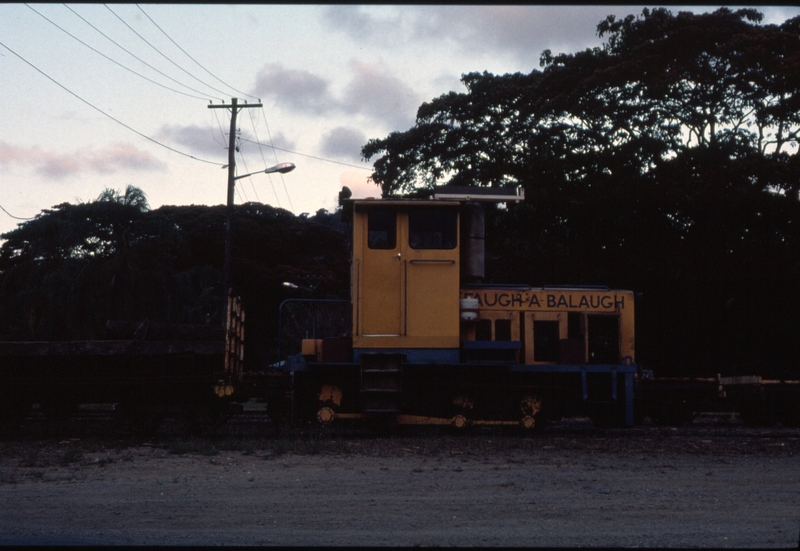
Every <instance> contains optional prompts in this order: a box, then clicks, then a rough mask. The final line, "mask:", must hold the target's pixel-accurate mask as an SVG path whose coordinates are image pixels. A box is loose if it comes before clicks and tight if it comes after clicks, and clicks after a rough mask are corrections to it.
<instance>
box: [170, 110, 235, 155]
mask: <svg viewBox="0 0 800 551" xmlns="http://www.w3.org/2000/svg"><path fill="white" fill-rule="evenodd" d="M219 123H220V124H218V125H212V126H211V128H209V127H208V126H197V125H196V124H190V125H188V126H183V125H179V124H174V125H164V126H162V127H161V129H160V130H159V131H158V139H159V140H161V141H164V142H167V144H168V145H174V146H176V147H177V146H183V147H186V148H189V149H190V150H192V151H193V152H194V153H198V154H199V153H203V154H206V155H214V156H221V155H227V149H228V132H230V125H229V123H228V122H227V120H223V118H222V117H221V118H220V119H219Z"/></svg>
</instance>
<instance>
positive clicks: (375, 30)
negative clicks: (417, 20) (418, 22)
mask: <svg viewBox="0 0 800 551" xmlns="http://www.w3.org/2000/svg"><path fill="white" fill-rule="evenodd" d="M375 10H379V12H380V14H379V15H377V14H375ZM393 11H394V10H393V8H391V7H388V8H387V7H385V6H384V9H380V8H377V7H375V6H373V7H372V8H365V7H363V6H356V5H340V6H329V7H328V8H327V9H326V10H325V11H324V12H323V14H322V19H323V21H325V22H326V23H327V24H328V25H329V26H331V27H332V28H334V29H336V30H339V31H343V32H344V33H346V34H349V35H350V36H352V37H353V38H355V39H357V40H358V41H359V42H370V43H382V45H383V46H385V47H388V48H391V47H392V46H394V45H397V44H398V43H399V42H402V41H403V40H404V38H403V37H405V36H407V33H408V32H409V31H410V30H411V29H409V28H404V23H406V24H407V23H409V21H408V18H407V17H403V13H392V12H393Z"/></svg>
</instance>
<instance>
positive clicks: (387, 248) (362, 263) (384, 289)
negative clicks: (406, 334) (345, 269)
mask: <svg viewBox="0 0 800 551" xmlns="http://www.w3.org/2000/svg"><path fill="white" fill-rule="evenodd" d="M397 214H398V213H397V209H396V208H391V207H386V208H380V207H373V208H370V209H369V210H368V211H367V212H366V213H365V215H366V216H365V218H366V219H365V220H363V222H364V223H363V224H362V227H361V232H360V233H361V235H360V236H359V237H361V239H360V240H358V239H357V240H356V241H360V243H358V244H357V245H358V248H357V252H358V253H359V254H356V255H355V258H354V262H355V265H354V268H353V269H354V270H355V273H354V274H353V275H354V279H355V281H354V283H355V292H356V298H357V301H356V306H357V311H356V312H355V314H356V317H355V318H354V321H356V324H357V327H356V331H355V332H354V334H355V335H358V336H360V337H399V336H400V335H401V334H402V326H403V319H402V317H403V302H404V301H403V292H402V291H403V286H402V278H401V276H402V271H403V270H402V267H403V266H402V252H401V249H402V247H401V244H400V243H399V242H398V239H397V237H398V215H397Z"/></svg>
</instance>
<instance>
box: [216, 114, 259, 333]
mask: <svg viewBox="0 0 800 551" xmlns="http://www.w3.org/2000/svg"><path fill="white" fill-rule="evenodd" d="M261 106H262V104H261V103H244V104H242V105H239V100H238V98H231V102H230V104H224V103H221V104H217V105H214V104H209V106H208V108H209V109H230V110H231V133H230V136H229V138H228V208H227V220H226V222H225V263H224V264H223V266H222V288H223V292H224V293H225V302H224V304H225V306H224V307H223V318H224V317H225V316H224V314H225V309H227V304H228V293H230V290H231V219H232V218H233V190H234V186H235V185H236V176H235V169H236V115H237V113H238V112H239V109H246V108H251V107H261ZM222 323H223V325H224V324H225V323H226V320H225V319H223V320H222Z"/></svg>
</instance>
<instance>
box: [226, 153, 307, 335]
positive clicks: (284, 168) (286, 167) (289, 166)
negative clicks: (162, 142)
mask: <svg viewBox="0 0 800 551" xmlns="http://www.w3.org/2000/svg"><path fill="white" fill-rule="evenodd" d="M231 149H233V146H231ZM231 159H233V156H232V155H231ZM234 166H235V165H233V164H230V165H229V166H228V208H227V217H226V218H227V220H226V223H225V263H224V265H223V266H222V285H223V292H224V293H225V302H224V304H225V306H224V307H223V314H224V313H225V311H226V309H227V304H228V298H227V295H228V293H229V291H230V285H231V233H232V231H231V218H233V188H234V186H235V185H236V184H235V182H236V180H240V179H242V178H247V177H248V176H253V175H254V174H274V173H276V172H279V173H281V174H286V173H287V172H291V171H293V170H294V169H295V168H296V167H295V164H294V163H279V164H277V165H275V166H271V167H269V168H267V169H264V170H259V171H258V172H251V173H250V174H242V175H241V176H234V175H233V168H234ZM223 318H224V319H223V320H222V322H223V324H225V323H227V319H225V318H227V316H226V315H223Z"/></svg>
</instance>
